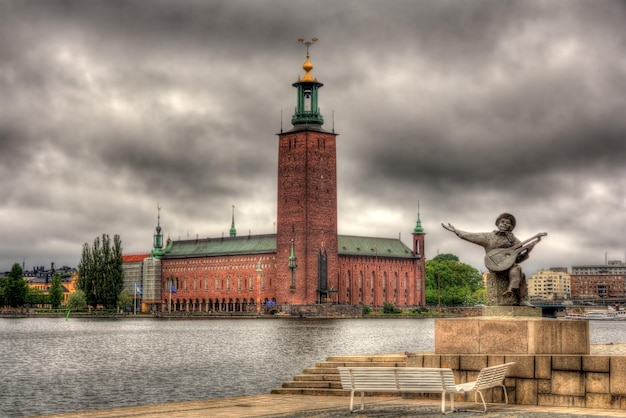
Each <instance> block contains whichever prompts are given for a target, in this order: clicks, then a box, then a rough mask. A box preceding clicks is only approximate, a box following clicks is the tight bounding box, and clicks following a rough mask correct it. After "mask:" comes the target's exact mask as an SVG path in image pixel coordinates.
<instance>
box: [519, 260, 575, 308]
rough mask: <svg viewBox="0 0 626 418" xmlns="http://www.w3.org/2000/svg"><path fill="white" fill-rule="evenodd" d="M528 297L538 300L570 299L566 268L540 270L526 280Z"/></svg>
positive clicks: (568, 278)
mask: <svg viewBox="0 0 626 418" xmlns="http://www.w3.org/2000/svg"><path fill="white" fill-rule="evenodd" d="M527 284H528V297H529V298H530V299H540V300H566V299H570V298H571V286H570V275H569V274H568V273H567V268H566V267H559V268H551V269H548V270H540V271H538V272H537V273H535V274H533V275H532V276H530V277H529V278H528V281H527Z"/></svg>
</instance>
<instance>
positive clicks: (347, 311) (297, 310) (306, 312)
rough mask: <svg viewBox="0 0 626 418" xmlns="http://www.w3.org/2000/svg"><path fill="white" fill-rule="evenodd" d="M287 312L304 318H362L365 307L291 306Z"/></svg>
mask: <svg viewBox="0 0 626 418" xmlns="http://www.w3.org/2000/svg"><path fill="white" fill-rule="evenodd" d="M285 312H287V313H290V314H291V315H294V316H300V317H303V318H314V317H320V318H361V317H362V316H363V306H359V305H337V304H330V303H329V304H319V305H291V306H289V307H288V310H285Z"/></svg>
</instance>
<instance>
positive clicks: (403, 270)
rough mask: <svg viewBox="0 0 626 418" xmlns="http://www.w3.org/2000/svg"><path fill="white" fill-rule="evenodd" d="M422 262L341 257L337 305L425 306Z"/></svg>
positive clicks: (414, 259) (386, 258)
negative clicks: (386, 304)
mask: <svg viewBox="0 0 626 418" xmlns="http://www.w3.org/2000/svg"><path fill="white" fill-rule="evenodd" d="M421 264H422V260H421V259H416V258H390V257H361V256H340V257H339V270H340V278H339V286H338V289H339V292H338V294H337V299H336V300H337V301H339V303H347V304H351V305H357V304H363V305H370V306H382V305H383V304H384V303H385V302H391V303H393V304H394V305H396V306H415V305H424V304H425V303H424V302H423V301H424V299H425V296H424V295H423V289H424V274H423V272H424V269H423V268H421V267H420V266H421Z"/></svg>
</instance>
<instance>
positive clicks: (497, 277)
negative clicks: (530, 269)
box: [486, 272, 528, 306]
mask: <svg viewBox="0 0 626 418" xmlns="http://www.w3.org/2000/svg"><path fill="white" fill-rule="evenodd" d="M508 287H509V274H508V272H501V273H494V272H490V273H488V274H487V280H486V288H487V305H489V306H519V304H520V302H521V301H522V300H524V298H525V297H526V295H527V294H528V285H527V284H526V277H525V275H523V274H522V280H521V281H520V285H519V289H517V290H514V293H513V294H510V293H507V294H506V295H503V293H504V292H506V290H507V289H508Z"/></svg>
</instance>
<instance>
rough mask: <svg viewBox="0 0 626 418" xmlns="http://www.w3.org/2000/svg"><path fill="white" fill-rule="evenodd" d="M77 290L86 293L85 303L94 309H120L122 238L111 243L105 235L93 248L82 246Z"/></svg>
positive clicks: (122, 284)
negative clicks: (118, 301) (100, 306)
mask: <svg viewBox="0 0 626 418" xmlns="http://www.w3.org/2000/svg"><path fill="white" fill-rule="evenodd" d="M76 287H77V288H78V289H80V290H82V291H83V292H85V298H86V302H87V304H89V305H91V306H94V307H95V306H97V305H104V306H105V307H106V308H115V307H116V306H117V300H118V297H119V294H120V292H121V291H122V288H123V287H124V272H123V270H122V241H121V240H120V237H119V235H115V236H114V237H113V242H112V243H111V239H110V238H109V236H108V235H107V234H102V239H101V238H100V237H97V238H96V239H95V240H94V243H93V246H92V247H89V245H88V244H87V243H85V244H84V245H83V253H82V256H81V260H80V263H79V264H78V280H77V281H76Z"/></svg>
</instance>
